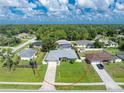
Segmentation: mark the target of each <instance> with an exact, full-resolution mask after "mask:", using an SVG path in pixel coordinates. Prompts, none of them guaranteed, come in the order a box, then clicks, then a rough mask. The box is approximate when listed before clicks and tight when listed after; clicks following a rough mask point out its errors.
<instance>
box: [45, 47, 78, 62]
mask: <svg viewBox="0 0 124 93" xmlns="http://www.w3.org/2000/svg"><path fill="white" fill-rule="evenodd" d="M62 58H67V59H69V60H72V59H73V60H76V59H78V58H79V57H78V55H77V53H76V52H75V51H74V50H73V49H71V48H69V49H58V50H51V51H50V52H49V53H48V54H47V56H46V57H45V59H44V61H45V62H46V63H49V62H57V63H58V64H60V60H61V59H62Z"/></svg>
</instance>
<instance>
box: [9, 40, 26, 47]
mask: <svg viewBox="0 0 124 93" xmlns="http://www.w3.org/2000/svg"><path fill="white" fill-rule="evenodd" d="M27 41H28V39H25V40H21V42H20V43H19V44H13V45H11V47H16V46H19V45H21V44H23V43H25V42H27Z"/></svg>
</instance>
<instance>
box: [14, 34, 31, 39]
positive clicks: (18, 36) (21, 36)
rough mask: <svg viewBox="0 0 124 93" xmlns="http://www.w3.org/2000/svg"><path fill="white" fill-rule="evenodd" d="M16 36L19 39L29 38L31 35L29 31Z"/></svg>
mask: <svg viewBox="0 0 124 93" xmlns="http://www.w3.org/2000/svg"><path fill="white" fill-rule="evenodd" d="M16 37H17V38H20V39H29V38H31V35H30V34H29V33H20V34H17V36H16Z"/></svg>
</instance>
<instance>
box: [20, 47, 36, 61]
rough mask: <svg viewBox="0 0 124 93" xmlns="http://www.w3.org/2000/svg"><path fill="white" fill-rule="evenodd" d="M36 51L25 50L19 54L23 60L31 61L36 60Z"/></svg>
mask: <svg viewBox="0 0 124 93" xmlns="http://www.w3.org/2000/svg"><path fill="white" fill-rule="evenodd" d="M35 54H36V51H35V50H33V49H31V48H30V49H25V50H23V51H21V52H20V53H19V56H20V58H21V60H31V59H33V58H35Z"/></svg>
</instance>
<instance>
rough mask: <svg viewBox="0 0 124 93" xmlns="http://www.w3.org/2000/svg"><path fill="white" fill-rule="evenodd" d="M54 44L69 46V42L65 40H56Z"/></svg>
mask: <svg viewBox="0 0 124 93" xmlns="http://www.w3.org/2000/svg"><path fill="white" fill-rule="evenodd" d="M56 43H58V44H71V42H70V41H67V40H64V39H62V40H58V41H56Z"/></svg>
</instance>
